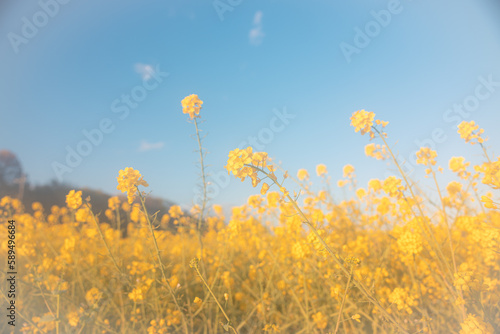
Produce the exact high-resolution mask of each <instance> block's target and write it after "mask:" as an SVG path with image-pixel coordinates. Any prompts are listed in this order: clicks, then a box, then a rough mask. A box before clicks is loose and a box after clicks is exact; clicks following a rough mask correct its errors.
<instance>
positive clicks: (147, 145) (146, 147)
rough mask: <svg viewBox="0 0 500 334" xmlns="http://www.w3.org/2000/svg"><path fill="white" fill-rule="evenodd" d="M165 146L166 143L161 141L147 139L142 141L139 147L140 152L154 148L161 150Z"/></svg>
mask: <svg viewBox="0 0 500 334" xmlns="http://www.w3.org/2000/svg"><path fill="white" fill-rule="evenodd" d="M163 146H165V143H164V142H162V141H159V142H157V143H150V142H148V141H147V140H143V141H141V146H140V147H139V152H147V151H152V150H161V149H162V148H163Z"/></svg>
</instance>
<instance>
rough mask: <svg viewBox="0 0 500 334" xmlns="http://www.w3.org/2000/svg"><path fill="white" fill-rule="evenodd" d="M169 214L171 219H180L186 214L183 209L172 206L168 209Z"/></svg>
mask: <svg viewBox="0 0 500 334" xmlns="http://www.w3.org/2000/svg"><path fill="white" fill-rule="evenodd" d="M168 214H169V215H170V217H172V218H174V219H176V218H179V217H180V216H182V215H183V214H184V212H182V209H181V207H180V206H178V205H172V206H171V207H170V209H168Z"/></svg>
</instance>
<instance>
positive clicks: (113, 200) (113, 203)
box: [108, 196, 120, 211]
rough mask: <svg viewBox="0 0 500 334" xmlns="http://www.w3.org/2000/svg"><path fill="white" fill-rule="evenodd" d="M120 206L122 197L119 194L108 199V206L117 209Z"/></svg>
mask: <svg viewBox="0 0 500 334" xmlns="http://www.w3.org/2000/svg"><path fill="white" fill-rule="evenodd" d="M119 207H120V199H119V198H118V196H113V197H110V198H109V199H108V208H109V209H110V210H113V211H115V210H116V209H118V208H119Z"/></svg>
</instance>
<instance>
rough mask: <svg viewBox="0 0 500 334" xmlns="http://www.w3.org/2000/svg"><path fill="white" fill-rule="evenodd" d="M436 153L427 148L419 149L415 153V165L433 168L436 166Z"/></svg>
mask: <svg viewBox="0 0 500 334" xmlns="http://www.w3.org/2000/svg"><path fill="white" fill-rule="evenodd" d="M436 157H437V153H436V151H434V150H431V149H430V148H429V147H421V148H420V150H419V151H418V152H417V164H420V165H424V166H434V165H435V164H436Z"/></svg>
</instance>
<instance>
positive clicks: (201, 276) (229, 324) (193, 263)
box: [190, 259, 238, 334]
mask: <svg viewBox="0 0 500 334" xmlns="http://www.w3.org/2000/svg"><path fill="white" fill-rule="evenodd" d="M190 267H191V268H193V269H194V270H195V271H196V274H198V277H200V279H201V281H202V282H203V284H204V285H205V286H206V288H207V289H208V291H209V292H210V295H211V296H212V298H213V299H214V300H215V302H216V303H217V306H219V309H220V310H221V311H222V314H224V317H225V318H226V320H227V325H225V326H224V329H225V330H226V331H227V328H231V329H232V330H233V332H234V333H236V334H238V332H237V331H236V329H234V327H233V326H232V325H231V320H229V317H228V316H227V314H226V312H225V311H224V309H223V308H222V305H221V304H220V303H219V300H218V299H217V298H216V297H215V295H214V293H213V292H212V289H210V286H208V284H207V282H206V281H205V279H204V278H203V275H202V274H201V273H200V268H199V266H198V259H193V260H192V261H191V264H190Z"/></svg>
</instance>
